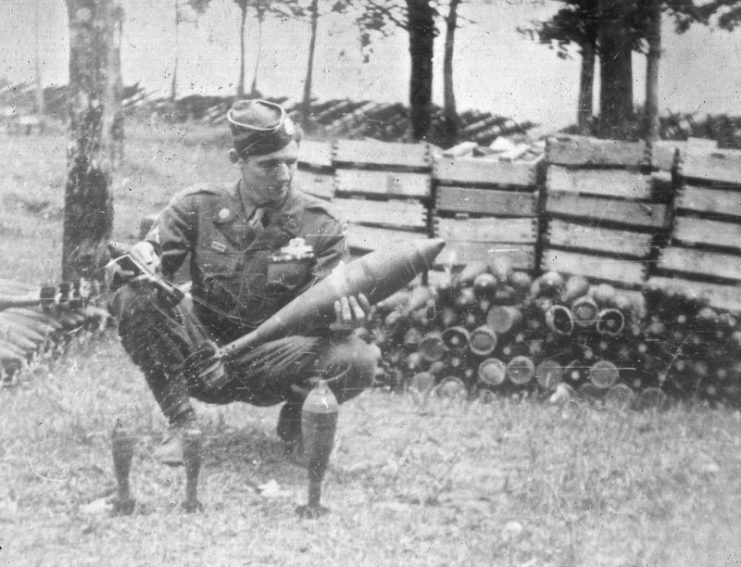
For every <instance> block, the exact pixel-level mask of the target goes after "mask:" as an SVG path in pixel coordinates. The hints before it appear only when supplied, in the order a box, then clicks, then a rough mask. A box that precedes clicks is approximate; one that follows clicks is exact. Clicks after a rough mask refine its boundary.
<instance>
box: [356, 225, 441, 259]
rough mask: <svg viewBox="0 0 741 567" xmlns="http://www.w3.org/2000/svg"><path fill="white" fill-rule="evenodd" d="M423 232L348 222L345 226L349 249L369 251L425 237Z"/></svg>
mask: <svg viewBox="0 0 741 567" xmlns="http://www.w3.org/2000/svg"><path fill="white" fill-rule="evenodd" d="M425 238H427V235H426V234H425V233H424V232H412V231H408V230H396V229H393V228H381V227H376V226H362V225H357V224H350V225H348V227H347V244H348V246H349V247H350V249H351V250H356V251H364V252H370V251H373V250H378V249H383V248H389V247H393V246H394V245H396V244H398V243H399V242H408V241H410V240H419V239H425Z"/></svg>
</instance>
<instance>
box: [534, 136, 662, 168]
mask: <svg viewBox="0 0 741 567" xmlns="http://www.w3.org/2000/svg"><path fill="white" fill-rule="evenodd" d="M546 154H547V158H546V159H547V161H548V163H549V164H550V165H565V166H578V167H582V168H584V167H621V168H624V167H627V168H631V167H633V168H635V167H643V166H648V165H650V161H651V160H650V156H649V152H648V149H647V147H646V143H645V142H643V141H638V142H631V141H623V140H600V139H597V138H591V137H588V136H555V137H552V138H549V139H548V140H547V144H546Z"/></svg>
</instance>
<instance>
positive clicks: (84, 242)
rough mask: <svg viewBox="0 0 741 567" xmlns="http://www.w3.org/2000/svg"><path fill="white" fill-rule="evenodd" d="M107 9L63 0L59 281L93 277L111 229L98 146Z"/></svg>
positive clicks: (93, 2)
mask: <svg viewBox="0 0 741 567" xmlns="http://www.w3.org/2000/svg"><path fill="white" fill-rule="evenodd" d="M110 7H111V3H110V2H100V1H99V0H67V12H68V18H69V28H70V57H69V88H70V91H69V114H70V143H69V146H68V152H67V182H66V185H65V195H64V223H63V237H62V240H63V243H62V278H63V279H64V280H75V279H77V278H79V277H81V276H83V277H92V276H95V275H97V274H98V270H99V268H100V265H101V263H102V262H103V261H104V259H105V244H106V241H107V240H108V238H109V237H110V235H111V229H112V226H113V201H112V198H111V194H110V191H109V186H110V159H109V156H108V155H107V154H106V150H105V148H104V146H103V144H102V143H101V138H102V129H103V114H104V105H105V94H106V81H107V76H106V75H107V72H108V46H109V45H110V43H111V31H110V30H109V29H108V28H107V22H109V21H110V20H109V18H108V16H107V15H106V10H108V9H110Z"/></svg>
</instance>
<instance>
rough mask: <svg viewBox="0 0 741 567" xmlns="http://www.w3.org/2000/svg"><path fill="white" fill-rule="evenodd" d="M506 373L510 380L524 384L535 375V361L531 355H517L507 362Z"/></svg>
mask: <svg viewBox="0 0 741 567" xmlns="http://www.w3.org/2000/svg"><path fill="white" fill-rule="evenodd" d="M506 373H507V378H508V379H509V381H510V382H512V383H513V384H516V385H517V386H524V385H525V384H528V383H529V382H530V381H531V380H532V379H533V376H535V363H533V360H532V359H531V358H530V357H529V356H516V357H514V358H513V359H512V360H510V361H509V362H508V363H507V370H506Z"/></svg>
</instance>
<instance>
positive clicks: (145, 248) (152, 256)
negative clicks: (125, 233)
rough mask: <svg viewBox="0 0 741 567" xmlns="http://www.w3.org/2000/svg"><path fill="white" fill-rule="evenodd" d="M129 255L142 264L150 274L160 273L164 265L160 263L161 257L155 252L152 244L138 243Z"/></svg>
mask: <svg viewBox="0 0 741 567" xmlns="http://www.w3.org/2000/svg"><path fill="white" fill-rule="evenodd" d="M129 254H130V255H131V257H132V258H133V259H134V260H136V261H137V262H139V263H140V264H142V265H143V266H144V267H145V268H146V269H147V270H148V271H149V273H151V274H157V273H159V271H160V267H161V265H162V264H161V262H160V257H159V256H158V255H157V252H155V251H154V246H152V243H151V242H147V241H142V242H137V243H136V244H134V245H133V246H132V247H131V250H130V251H129Z"/></svg>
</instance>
